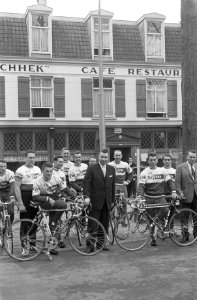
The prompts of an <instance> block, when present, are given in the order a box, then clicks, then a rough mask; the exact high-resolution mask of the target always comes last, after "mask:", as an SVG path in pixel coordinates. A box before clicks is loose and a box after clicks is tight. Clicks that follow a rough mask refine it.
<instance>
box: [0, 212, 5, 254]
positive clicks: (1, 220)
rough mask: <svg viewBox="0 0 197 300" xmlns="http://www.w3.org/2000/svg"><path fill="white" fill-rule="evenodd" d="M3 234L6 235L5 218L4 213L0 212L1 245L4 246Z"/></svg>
mask: <svg viewBox="0 0 197 300" xmlns="http://www.w3.org/2000/svg"><path fill="white" fill-rule="evenodd" d="M3 236H4V220H3V215H2V213H1V212H0V247H1V248H3Z"/></svg>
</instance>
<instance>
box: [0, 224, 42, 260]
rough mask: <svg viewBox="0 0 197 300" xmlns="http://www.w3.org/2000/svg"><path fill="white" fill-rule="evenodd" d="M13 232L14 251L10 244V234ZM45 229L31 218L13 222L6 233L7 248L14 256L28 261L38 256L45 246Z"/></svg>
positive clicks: (5, 242)
mask: <svg viewBox="0 0 197 300" xmlns="http://www.w3.org/2000/svg"><path fill="white" fill-rule="evenodd" d="M10 232H12V251H11V249H10V247H9V246H8V245H9V243H8V239H9V238H8V236H9V234H10ZM45 240H46V236H45V233H44V229H43V228H42V227H41V226H40V225H39V224H38V223H35V222H34V221H32V220H30V219H21V220H17V221H15V222H13V223H12V224H11V225H10V226H9V227H8V228H7V229H6V232H5V235H4V245H5V250H6V252H7V253H8V255H10V256H11V257H12V258H14V259H16V260H20V261H27V260H32V259H34V258H36V257H37V256H38V255H39V254H40V253H41V251H42V250H43V248H44V245H45Z"/></svg>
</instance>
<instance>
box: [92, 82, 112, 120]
mask: <svg viewBox="0 0 197 300" xmlns="http://www.w3.org/2000/svg"><path fill="white" fill-rule="evenodd" d="M94 80H98V81H99V78H98V77H93V78H92V98H93V116H92V117H93V118H98V117H99V105H98V114H96V113H95V112H96V108H95V98H94V91H95V90H97V91H99V86H98V87H94ZM105 80H111V85H112V86H111V88H107V87H104V86H105V85H104V81H105ZM105 90H106V91H111V102H112V103H111V105H112V114H111V115H108V114H106V113H105V119H107V118H115V79H114V78H112V77H104V78H103V94H104V93H105Z"/></svg>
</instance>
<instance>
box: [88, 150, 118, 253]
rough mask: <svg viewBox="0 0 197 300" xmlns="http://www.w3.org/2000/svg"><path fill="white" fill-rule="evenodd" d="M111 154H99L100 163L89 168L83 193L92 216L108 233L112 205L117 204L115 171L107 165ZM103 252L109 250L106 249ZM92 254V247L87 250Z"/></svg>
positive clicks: (106, 152) (102, 152)
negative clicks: (89, 205) (89, 204)
mask: <svg viewBox="0 0 197 300" xmlns="http://www.w3.org/2000/svg"><path fill="white" fill-rule="evenodd" d="M108 159H109V153H108V151H107V150H106V149H104V150H102V151H101V152H100V153H99V162H98V163H96V164H95V165H93V166H91V167H90V168H88V170H87V172H86V175H85V178H84V182H83V193H84V196H85V197H86V199H85V201H87V203H88V202H89V201H90V203H91V207H92V208H91V210H90V216H91V217H93V218H95V219H97V220H99V221H100V222H101V223H102V224H103V226H104V228H105V230H106V232H108V227H109V216H110V210H111V205H112V203H114V202H115V169H114V167H112V166H110V165H108V164H107V162H108ZM103 250H109V249H108V248H107V247H105V248H104V249H103ZM87 251H90V252H91V247H90V248H88V249H87Z"/></svg>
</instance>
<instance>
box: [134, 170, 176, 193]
mask: <svg viewBox="0 0 197 300" xmlns="http://www.w3.org/2000/svg"><path fill="white" fill-rule="evenodd" d="M168 181H170V182H171V181H172V179H171V177H170V175H169V174H168V173H167V172H166V170H165V169H164V168H159V167H156V168H155V169H151V168H150V167H147V168H146V169H144V170H143V171H142V172H141V174H140V180H139V187H138V194H140V195H142V196H143V195H144V196H150V197H153V198H157V197H160V196H162V195H164V194H165V185H166V182H168Z"/></svg>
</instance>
